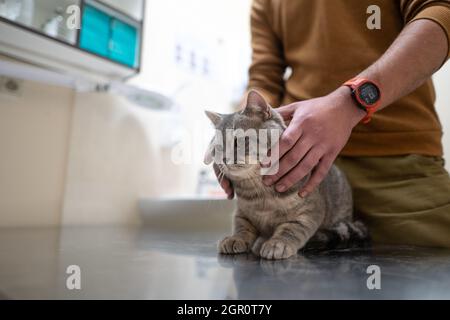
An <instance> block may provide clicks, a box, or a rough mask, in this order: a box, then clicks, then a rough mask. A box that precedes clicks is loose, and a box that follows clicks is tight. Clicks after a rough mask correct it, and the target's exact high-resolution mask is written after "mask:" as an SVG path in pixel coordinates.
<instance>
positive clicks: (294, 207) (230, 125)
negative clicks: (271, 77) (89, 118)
mask: <svg viewBox="0 0 450 320" xmlns="http://www.w3.org/2000/svg"><path fill="white" fill-rule="evenodd" d="M206 114H207V115H208V117H209V118H210V120H211V121H212V123H213V124H214V126H215V128H216V130H219V132H222V134H223V136H224V137H225V136H226V134H225V131H226V130H227V129H232V130H236V129H242V130H244V131H245V130H248V129H256V130H259V129H269V130H270V129H278V130H280V131H281V132H282V131H284V130H285V129H286V125H285V123H284V121H283V119H282V118H281V116H280V115H279V114H278V113H277V112H276V111H275V110H274V109H272V108H271V107H270V106H269V105H268V104H267V103H266V101H265V100H264V98H263V97H262V96H261V95H260V94H259V93H258V92H256V91H251V92H250V93H249V94H248V97H247V103H246V107H245V108H244V110H242V111H240V112H236V113H233V114H229V115H221V114H217V113H213V112H208V111H207V112H206ZM269 140H270V138H269V139H268V142H267V143H268V145H269V146H270V145H271V142H270V141H269ZM216 144H218V140H216V139H213V141H212V142H211V145H210V147H209V148H208V152H207V154H206V156H205V163H207V164H209V163H211V162H212V158H213V156H214V152H215V150H217V149H216V148H215V147H217V146H216ZM220 148H221V150H223V148H224V146H223V144H222V146H220ZM248 149H249V146H248V145H246V149H245V152H246V153H245V155H246V157H245V161H246V163H245V164H242V163H236V161H234V162H231V163H229V161H228V163H223V162H224V161H221V162H222V163H217V161H216V164H215V165H216V166H217V167H218V168H219V170H220V172H221V174H222V175H223V176H225V177H227V178H228V179H229V180H230V181H231V183H232V185H233V188H234V191H235V193H236V195H237V210H236V212H235V214H234V221H233V234H232V235H231V236H228V237H226V238H225V239H223V240H222V241H221V242H220V243H219V245H218V250H219V252H220V253H222V254H238V253H245V252H250V251H251V252H253V253H254V254H256V255H258V256H260V257H262V258H265V259H286V258H289V257H291V256H293V255H296V254H297V252H298V250H299V249H302V248H304V247H305V246H306V245H307V244H308V246H307V247H313V248H332V247H342V246H344V247H347V246H350V245H354V244H360V243H363V242H365V241H366V240H367V239H368V232H367V229H366V227H365V226H364V225H363V224H362V223H361V222H359V221H353V219H352V211H353V208H352V193H351V189H350V186H349V183H348V181H347V180H346V178H345V176H344V174H343V173H342V172H341V171H340V170H339V169H338V168H337V167H336V166H332V168H331V169H330V171H329V173H328V175H327V176H326V178H325V179H324V180H323V182H322V183H321V184H320V186H319V187H318V188H316V190H315V191H314V192H312V193H311V194H310V195H308V196H307V197H306V198H304V199H303V198H301V197H299V196H298V191H299V189H300V188H301V186H302V185H303V184H304V183H305V182H306V181H307V179H308V178H309V176H307V177H305V178H304V179H303V180H302V181H300V182H299V183H297V184H296V185H294V186H293V187H292V188H290V189H289V190H287V191H286V192H284V193H279V192H277V191H276V190H275V189H274V188H273V187H267V186H265V185H264V184H263V182H262V176H261V174H260V169H261V166H260V164H259V163H258V162H256V164H250V161H248V160H249V155H250V152H249V150H248ZM235 160H236V159H235Z"/></svg>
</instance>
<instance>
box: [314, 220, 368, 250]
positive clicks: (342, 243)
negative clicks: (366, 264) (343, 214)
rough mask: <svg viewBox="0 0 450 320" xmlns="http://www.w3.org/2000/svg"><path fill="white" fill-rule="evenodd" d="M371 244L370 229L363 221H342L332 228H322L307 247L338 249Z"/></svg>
mask: <svg viewBox="0 0 450 320" xmlns="http://www.w3.org/2000/svg"><path fill="white" fill-rule="evenodd" d="M368 245H370V235H369V230H368V228H367V227H366V225H365V224H364V223H363V222H362V221H340V222H337V223H336V224H334V225H333V226H332V227H331V228H327V229H320V230H318V231H317V232H316V234H315V235H314V236H313V237H312V238H311V239H310V240H309V241H308V243H307V245H306V246H305V249H320V250H324V249H337V248H354V247H366V246H368Z"/></svg>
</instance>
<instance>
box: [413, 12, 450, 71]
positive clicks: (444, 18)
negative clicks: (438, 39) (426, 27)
mask: <svg viewBox="0 0 450 320" xmlns="http://www.w3.org/2000/svg"><path fill="white" fill-rule="evenodd" d="M420 19H428V20H432V21H434V22H436V23H437V24H439V25H440V26H441V27H442V29H443V30H444V32H445V33H446V35H447V41H448V49H447V59H446V60H448V59H450V4H449V5H448V6H447V5H445V4H436V5H431V6H428V7H426V8H424V9H423V10H422V11H420V12H419V13H418V14H417V15H416V16H415V17H414V18H413V19H412V20H411V21H410V22H409V23H411V22H413V21H416V20H420ZM444 62H445V61H444Z"/></svg>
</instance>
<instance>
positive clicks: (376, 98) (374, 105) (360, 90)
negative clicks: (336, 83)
mask: <svg viewBox="0 0 450 320" xmlns="http://www.w3.org/2000/svg"><path fill="white" fill-rule="evenodd" d="M344 86H347V87H350V89H352V97H353V100H355V102H356V104H357V106H358V107H359V108H361V109H363V110H364V111H366V113H367V115H366V116H365V117H364V119H363V120H362V123H369V122H370V119H371V118H372V115H373V114H374V113H375V111H377V109H378V107H379V106H380V100H381V91H380V87H379V86H378V85H377V84H375V83H374V82H373V81H370V80H367V79H364V78H354V79H352V80H349V81H347V82H346V83H344Z"/></svg>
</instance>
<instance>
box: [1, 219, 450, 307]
mask: <svg viewBox="0 0 450 320" xmlns="http://www.w3.org/2000/svg"><path fill="white" fill-rule="evenodd" d="M222 236H223V233H222V232H220V231H215V232H209V233H208V232H201V231H196V232H180V231H177V232H174V231H170V230H161V229H159V230H152V229H149V228H145V229H142V228H110V227H104V228H63V229H37V228H36V229H2V230H0V296H1V297H2V298H7V299H22V298H25V299H41V298H44V299H45V298H50V299H79V298H84V299H100V298H112V299H116V298H125V299H228V298H241V299H316V298H324V299H338V298H341V299H352V298H355V299H372V298H373V299H390V298H400V299H402V298H408V299H413V298H424V299H432V298H450V252H449V251H446V250H436V249H423V248H421V249H418V248H408V247H379V248H375V249H372V250H343V251H330V252H322V253H306V254H299V255H298V256H297V257H295V258H293V259H290V260H286V261H263V260H259V259H257V258H255V257H253V256H250V255H240V256H233V257H231V256H226V257H219V256H218V255H217V254H216V249H215V243H216V241H217V240H218V239H219V238H221V237H222ZM374 264H375V265H378V266H379V267H380V268H381V290H368V289H367V286H366V281H367V278H368V276H369V275H368V274H367V273H366V269H367V267H368V266H369V265H374ZM69 265H78V266H80V268H81V290H72V291H71V290H68V289H67V288H66V279H67V277H68V275H67V274H66V268H67V267H68V266H69Z"/></svg>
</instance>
